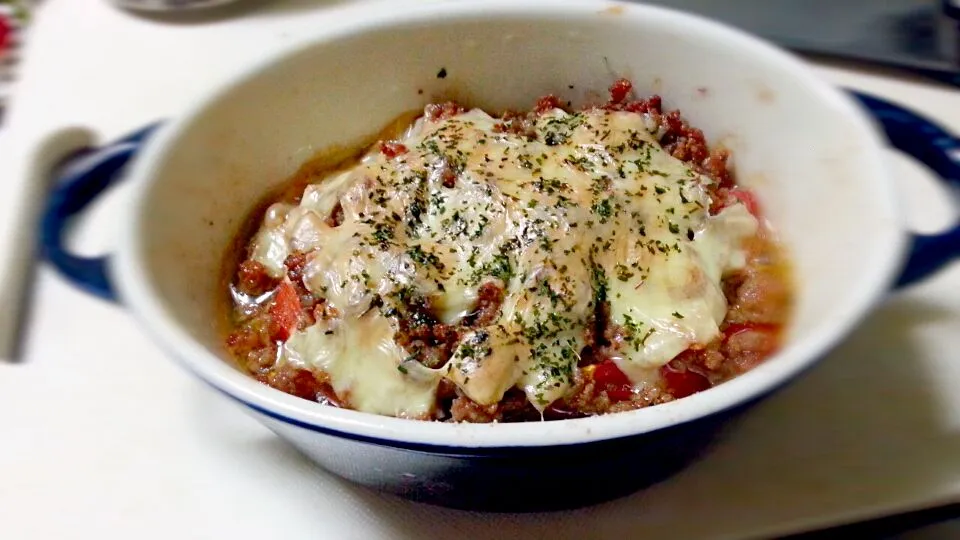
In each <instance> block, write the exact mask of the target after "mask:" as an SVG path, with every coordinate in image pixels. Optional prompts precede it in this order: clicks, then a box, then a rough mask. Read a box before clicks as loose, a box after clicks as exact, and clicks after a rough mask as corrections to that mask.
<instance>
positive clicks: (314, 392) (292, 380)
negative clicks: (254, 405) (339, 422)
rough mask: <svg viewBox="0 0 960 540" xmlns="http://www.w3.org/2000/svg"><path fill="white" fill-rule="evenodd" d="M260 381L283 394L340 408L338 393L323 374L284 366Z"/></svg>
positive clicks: (264, 376)
mask: <svg viewBox="0 0 960 540" xmlns="http://www.w3.org/2000/svg"><path fill="white" fill-rule="evenodd" d="M260 379H261V382H263V383H265V384H268V385H270V386H272V387H274V388H276V389H277V390H280V391H281V392H286V393H288V394H292V395H294V396H297V397H300V398H303V399H309V400H310V401H319V402H321V403H326V404H328V405H335V406H340V402H339V401H338V400H337V395H336V392H334V390H333V388H332V387H331V386H330V384H329V382H328V379H327V377H326V376H325V375H324V374H323V373H314V372H312V371H309V370H306V369H300V368H296V367H293V366H283V367H281V368H280V369H274V370H271V371H270V372H269V373H267V374H265V375H263V376H262V377H260Z"/></svg>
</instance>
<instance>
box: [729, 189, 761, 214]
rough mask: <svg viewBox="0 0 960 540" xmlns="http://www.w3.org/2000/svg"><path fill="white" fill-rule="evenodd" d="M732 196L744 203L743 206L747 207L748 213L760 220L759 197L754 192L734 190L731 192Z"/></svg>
mask: <svg viewBox="0 0 960 540" xmlns="http://www.w3.org/2000/svg"><path fill="white" fill-rule="evenodd" d="M730 195H731V196H733V197H734V198H735V199H737V200H738V201H740V202H741V203H743V205H744V206H746V207H747V212H750V214H752V215H753V217H755V218H757V219H760V203H758V202H757V197H756V195H754V194H753V192H752V191H748V190H746V189H741V188H733V189H731V190H730Z"/></svg>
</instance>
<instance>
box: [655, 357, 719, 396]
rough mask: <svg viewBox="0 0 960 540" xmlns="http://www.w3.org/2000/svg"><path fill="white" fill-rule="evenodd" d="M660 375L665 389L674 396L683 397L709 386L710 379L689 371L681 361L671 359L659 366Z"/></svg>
mask: <svg viewBox="0 0 960 540" xmlns="http://www.w3.org/2000/svg"><path fill="white" fill-rule="evenodd" d="M660 376H661V377H663V382H664V384H665V385H666V387H667V391H669V392H670V393H671V394H673V397H675V398H678V399H679V398H684V397H687V396H689V395H691V394H696V393H697V392H702V391H704V390H706V389H707V388H710V381H709V380H708V379H707V378H706V377H704V376H703V375H701V374H699V373H697V372H694V371H690V370H689V369H687V366H685V365H684V364H683V363H681V362H677V361H672V362H670V363H669V364H667V365H665V366H663V367H662V368H660Z"/></svg>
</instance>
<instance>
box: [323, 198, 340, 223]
mask: <svg viewBox="0 0 960 540" xmlns="http://www.w3.org/2000/svg"><path fill="white" fill-rule="evenodd" d="M326 223H327V225H328V226H330V227H339V226H340V225H343V205H341V204H340V201H337V204H336V205H334V207H333V210H331V211H330V215H329V216H327V219H326Z"/></svg>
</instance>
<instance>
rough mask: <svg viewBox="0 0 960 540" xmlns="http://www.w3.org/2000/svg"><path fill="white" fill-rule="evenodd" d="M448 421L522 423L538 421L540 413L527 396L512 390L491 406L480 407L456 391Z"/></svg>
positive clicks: (517, 390)
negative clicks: (456, 394)
mask: <svg viewBox="0 0 960 540" xmlns="http://www.w3.org/2000/svg"><path fill="white" fill-rule="evenodd" d="M450 419H451V420H452V421H454V422H473V423H490V422H524V421H528V420H534V419H536V420H539V419H540V413H539V412H537V410H536V409H535V408H534V407H533V405H531V404H530V402H529V401H527V396H526V395H525V394H524V393H523V392H522V391H520V390H519V389H516V388H513V389H510V390H508V391H507V393H506V394H504V396H503V399H501V400H500V401H499V402H497V403H494V404H493V405H480V404H479V403H477V402H476V401H473V400H472V399H470V398H469V397H467V396H465V395H463V394H462V393H461V392H459V391H458V396H457V398H456V399H454V400H453V403H452V404H451V406H450Z"/></svg>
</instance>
